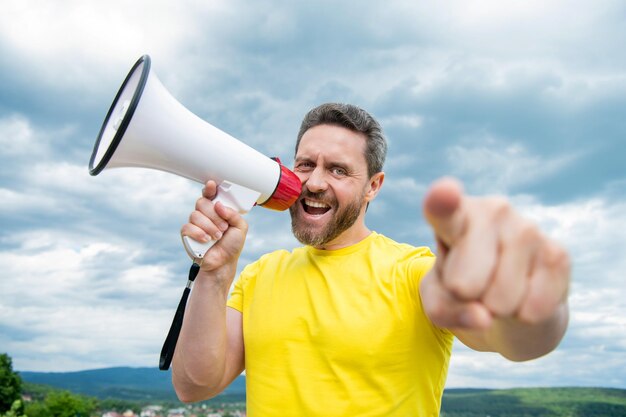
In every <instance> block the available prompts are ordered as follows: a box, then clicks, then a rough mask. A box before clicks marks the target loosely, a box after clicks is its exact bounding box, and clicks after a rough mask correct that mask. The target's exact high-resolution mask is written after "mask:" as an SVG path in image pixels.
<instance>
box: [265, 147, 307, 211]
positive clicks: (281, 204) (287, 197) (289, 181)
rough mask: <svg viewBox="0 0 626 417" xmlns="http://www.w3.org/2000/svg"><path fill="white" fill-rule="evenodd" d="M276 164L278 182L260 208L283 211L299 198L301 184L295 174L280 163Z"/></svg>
mask: <svg viewBox="0 0 626 417" xmlns="http://www.w3.org/2000/svg"><path fill="white" fill-rule="evenodd" d="M272 159H274V158H272ZM278 163H279V165H280V180H278V185H277V186H276V190H274V193H273V194H272V196H271V197H270V198H269V199H268V200H267V201H266V202H264V203H263V204H261V206H263V207H265V208H268V209H272V210H278V211H283V210H287V209H288V208H289V207H291V205H292V204H293V203H295V202H296V200H297V199H298V197H300V193H301V192H302V182H300V178H298V176H297V175H296V174H294V173H293V172H291V171H290V170H289V169H288V168H287V167H285V166H284V165H283V164H281V163H280V162H278Z"/></svg>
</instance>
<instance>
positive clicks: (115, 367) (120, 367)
mask: <svg viewBox="0 0 626 417" xmlns="http://www.w3.org/2000/svg"><path fill="white" fill-rule="evenodd" d="M110 369H146V370H147V369H150V370H159V369H158V367H154V368H153V367H149V366H112V367H105V368H94V369H81V370H77V371H20V370H17V369H14V371H16V372H17V373H18V374H20V373H24V372H26V373H33V374H75V373H84V372H91V371H103V370H110ZM159 371H160V370H159ZM160 372H162V373H163V374H168V373H169V372H171V369H170V370H168V371H160ZM245 376H246V374H245V372H242V373H241V374H239V375H237V378H239V377H245ZM543 388H590V389H591V388H598V389H615V390H621V391H626V388H619V387H611V386H596V385H589V386H587V385H555V386H531V385H529V386H513V387H488V386H482V387H447V386H446V387H444V391H445V390H509V389H543Z"/></svg>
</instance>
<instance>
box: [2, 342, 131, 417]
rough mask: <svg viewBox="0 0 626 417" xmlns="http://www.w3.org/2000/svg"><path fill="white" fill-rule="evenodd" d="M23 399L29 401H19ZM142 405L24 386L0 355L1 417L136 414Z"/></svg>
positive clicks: (11, 366) (45, 387) (9, 360)
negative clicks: (99, 412)
mask: <svg viewBox="0 0 626 417" xmlns="http://www.w3.org/2000/svg"><path fill="white" fill-rule="evenodd" d="M23 395H27V396H28V397H29V401H24V400H23V399H22V396H23ZM140 408H141V405H140V404H138V403H135V402H132V401H125V400H117V399H105V400H98V399H95V398H91V397H87V396H84V395H80V394H74V393H71V392H69V391H64V390H58V389H54V388H51V387H47V386H43V385H37V384H29V383H24V382H23V381H22V379H21V378H20V376H19V374H18V373H17V372H15V371H14V370H13V363H12V360H11V357H10V356H9V355H8V354H6V353H2V354H0V417H90V416H92V415H94V414H95V413H96V411H99V410H110V411H118V412H123V411H125V410H133V411H134V412H135V413H139V411H140Z"/></svg>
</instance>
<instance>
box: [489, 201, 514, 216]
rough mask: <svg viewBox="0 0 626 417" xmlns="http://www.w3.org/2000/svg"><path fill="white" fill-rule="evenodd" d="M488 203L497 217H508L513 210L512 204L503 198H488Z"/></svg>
mask: <svg viewBox="0 0 626 417" xmlns="http://www.w3.org/2000/svg"><path fill="white" fill-rule="evenodd" d="M487 203H488V205H489V207H490V208H491V211H492V212H493V213H494V215H495V216H496V217H504V216H507V215H509V214H510V213H511V212H512V210H513V208H512V206H511V203H510V202H509V201H508V200H507V199H506V198H504V197H501V196H494V197H487Z"/></svg>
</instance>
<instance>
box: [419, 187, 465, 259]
mask: <svg viewBox="0 0 626 417" xmlns="http://www.w3.org/2000/svg"><path fill="white" fill-rule="evenodd" d="M462 202H463V187H462V186H461V184H460V183H459V182H458V181H457V180H455V179H453V178H449V177H446V178H442V179H439V180H437V181H435V182H434V183H433V185H432V186H431V187H430V190H428V192H427V193H426V197H425V198H424V217H425V218H426V220H427V221H428V223H430V225H431V226H432V228H433V231H434V232H435V235H436V236H437V238H438V239H439V240H440V241H441V242H442V243H443V244H444V245H445V246H447V247H450V246H452V245H453V244H454V243H455V242H456V241H457V240H458V239H459V238H460V237H461V236H462V235H463V233H464V232H465V227H466V221H465V215H464V213H463V211H462V210H461V205H462Z"/></svg>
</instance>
